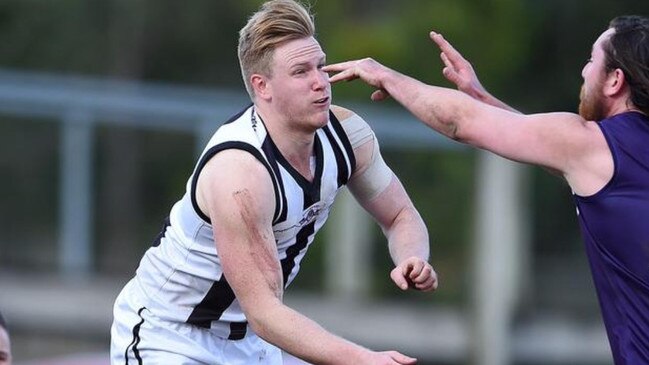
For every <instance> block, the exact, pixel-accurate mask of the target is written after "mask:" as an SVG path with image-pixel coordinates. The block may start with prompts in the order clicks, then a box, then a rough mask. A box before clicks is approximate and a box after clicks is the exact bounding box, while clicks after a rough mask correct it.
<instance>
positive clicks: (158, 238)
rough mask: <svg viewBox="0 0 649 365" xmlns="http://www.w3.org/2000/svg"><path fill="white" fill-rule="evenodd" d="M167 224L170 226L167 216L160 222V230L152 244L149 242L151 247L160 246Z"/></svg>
mask: <svg viewBox="0 0 649 365" xmlns="http://www.w3.org/2000/svg"><path fill="white" fill-rule="evenodd" d="M169 226H171V221H170V220H169V217H167V218H165V220H164V223H163V224H162V229H161V230H160V233H158V235H157V236H156V237H155V239H154V240H153V244H151V247H158V246H160V242H161V241H162V238H163V237H164V236H165V234H166V233H167V228H169Z"/></svg>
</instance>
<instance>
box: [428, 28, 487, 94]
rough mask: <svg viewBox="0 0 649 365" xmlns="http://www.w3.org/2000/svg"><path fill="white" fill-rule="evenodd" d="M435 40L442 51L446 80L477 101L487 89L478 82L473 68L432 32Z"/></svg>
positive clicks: (439, 35) (448, 44)
mask: <svg viewBox="0 0 649 365" xmlns="http://www.w3.org/2000/svg"><path fill="white" fill-rule="evenodd" d="M430 39H432V40H433V42H435V43H436V44H437V46H438V47H439V49H440V50H441V51H442V53H441V54H440V57H441V59H442V61H443V62H444V66H445V67H444V69H443V70H442V74H443V75H444V77H446V79H447V80H448V81H450V82H452V83H454V84H455V86H457V89H458V90H460V91H462V92H463V93H465V94H468V95H470V96H471V97H474V98H476V99H480V97H481V96H482V95H483V94H485V93H486V91H485V88H484V87H483V86H482V84H481V83H480V80H478V75H476V73H475V71H474V70H473V66H471V64H470V63H469V61H467V60H466V59H465V58H464V57H462V55H461V54H460V52H458V51H457V50H456V49H455V48H453V46H452V45H451V44H450V43H449V42H448V41H447V40H446V39H444V37H443V36H442V35H441V34H439V33H435V32H430Z"/></svg>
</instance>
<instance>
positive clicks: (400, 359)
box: [390, 351, 417, 365]
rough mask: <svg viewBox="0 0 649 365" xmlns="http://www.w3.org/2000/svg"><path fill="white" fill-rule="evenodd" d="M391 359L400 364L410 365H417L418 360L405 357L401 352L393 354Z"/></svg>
mask: <svg viewBox="0 0 649 365" xmlns="http://www.w3.org/2000/svg"><path fill="white" fill-rule="evenodd" d="M390 357H392V359H393V360H394V361H396V362H398V363H399V364H408V365H410V364H416V363H417V359H416V358H414V357H410V356H406V355H404V354H402V353H399V352H396V351H393V352H391V353H390Z"/></svg>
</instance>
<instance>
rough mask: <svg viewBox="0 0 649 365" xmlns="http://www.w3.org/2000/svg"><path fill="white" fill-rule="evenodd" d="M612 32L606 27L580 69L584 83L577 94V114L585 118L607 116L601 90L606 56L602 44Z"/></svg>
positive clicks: (599, 118)
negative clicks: (578, 100)
mask: <svg viewBox="0 0 649 365" xmlns="http://www.w3.org/2000/svg"><path fill="white" fill-rule="evenodd" d="M614 32H615V30H614V29H608V30H607V31H605V32H604V33H602V35H600V36H599V38H597V40H596V41H595V44H593V49H592V52H591V56H590V58H589V59H588V62H587V63H586V65H585V66H584V68H583V70H582V71H581V76H582V77H583V78H584V83H583V85H582V86H581V92H580V94H579V99H580V102H579V115H581V117H582V118H584V119H586V120H602V119H604V118H606V117H607V116H608V110H607V109H608V108H607V106H606V102H605V98H604V92H603V85H604V79H605V78H606V56H605V53H604V49H603V46H602V45H603V43H604V42H607V41H608V39H609V37H610V36H611V34H613V33H614Z"/></svg>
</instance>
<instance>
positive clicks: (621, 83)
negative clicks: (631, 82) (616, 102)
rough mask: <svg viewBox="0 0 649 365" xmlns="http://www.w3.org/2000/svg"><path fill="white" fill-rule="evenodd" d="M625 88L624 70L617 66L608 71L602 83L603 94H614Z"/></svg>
mask: <svg viewBox="0 0 649 365" xmlns="http://www.w3.org/2000/svg"><path fill="white" fill-rule="evenodd" d="M626 88H627V82H626V77H625V76H624V72H623V71H622V70H620V69H619V68H616V69H615V70H613V71H611V72H609V73H608V76H607V77H606V81H605V83H604V90H603V91H604V95H606V96H615V95H618V94H619V93H621V92H624V90H625V89H626Z"/></svg>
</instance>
